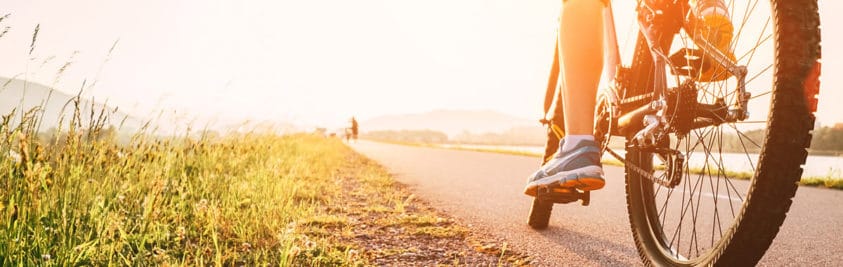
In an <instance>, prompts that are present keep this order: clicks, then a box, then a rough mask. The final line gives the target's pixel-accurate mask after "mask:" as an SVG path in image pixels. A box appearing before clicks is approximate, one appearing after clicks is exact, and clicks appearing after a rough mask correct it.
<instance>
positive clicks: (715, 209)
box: [528, 0, 821, 266]
mask: <svg viewBox="0 0 843 267" xmlns="http://www.w3.org/2000/svg"><path fill="white" fill-rule="evenodd" d="M762 2H764V3H769V4H770V8H769V10H770V11H771V13H770V14H769V16H767V17H766V18H765V16H764V15H765V14H763V7H758V5H759V4H761V3H762ZM740 4H741V5H738V3H735V1H729V4H728V5H729V7H730V8H729V10H730V11H731V12H732V14H731V15H732V16H731V17H732V18H733V19H732V22H733V24H734V25H735V26H736V27H735V36H734V38H733V42H732V47H733V48H734V49H735V51H734V52H735V54H734V55H735V58H734V60H733V59H732V58H730V57H728V56H727V55H725V54H723V53H722V52H720V51H719V50H717V49H716V48H714V46H713V45H712V44H711V43H710V42H709V41H708V40H707V39H706V38H705V36H703V34H701V33H700V31H699V29H698V28H695V25H693V22H692V21H691V20H690V19H688V18H689V17H690V14H689V10H690V8H689V3H688V0H662V1H658V0H648V1H642V0H639V1H638V3H637V4H636V7H635V8H636V11H637V17H636V18H635V20H636V23H633V25H637V26H638V27H639V29H638V30H633V31H632V32H634V33H635V34H636V37H635V38H636V39H635V40H636V41H635V46H634V50H633V52H632V55H631V56H632V57H631V59H630V60H628V62H626V63H624V62H622V60H621V54H620V48H619V46H618V35H617V32H616V31H615V21H614V19H615V18H614V16H613V11H612V5H611V3H609V4H608V5H607V7H606V8H605V11H604V14H605V16H604V19H605V20H606V22H605V23H604V25H605V29H604V30H605V31H604V34H605V37H606V38H604V40H605V44H604V51H606V53H605V54H606V59H605V60H604V68H603V72H604V74H603V80H602V81H601V87H600V92H599V94H598V100H597V103H598V105H597V108H596V110H595V130H594V132H595V138H596V139H597V140H598V143H600V144H601V149H602V150H603V151H604V153H608V154H607V155H610V156H611V157H613V158H615V159H616V160H617V161H620V163H622V164H623V165H624V169H625V183H626V199H627V210H628V213H629V222H630V227H631V230H632V234H633V239H634V240H635V246H636V248H637V249H638V252H639V255H640V257H641V259H642V261H643V262H644V263H645V264H646V265H679V266H697V265H724V266H744V265H750V264H755V263H757V262H758V261H759V260H760V259H761V257H762V256H763V255H764V253H765V252H766V250H767V248H768V247H769V246H770V244H771V243H772V241H773V239H774V238H775V236H776V234H777V233H778V231H779V227H780V226H781V225H782V223H783V221H784V219H785V216H786V213H787V211H788V209H789V208H790V204H791V199H792V198H793V196H794V194H795V192H796V190H797V187H798V182H799V179H800V176H801V173H802V168H801V165H802V164H804V162H805V159H806V157H807V150H806V149H807V148H808V147H809V146H810V140H811V130H812V129H813V127H814V121H815V117H814V113H815V112H816V108H817V94H818V93H819V75H820V69H821V61H820V56H821V54H820V30H819V15H818V6H817V1H816V0H804V1H788V0H771V1H758V0H754V1H746V2H740ZM759 25H761V26H760V27H759ZM756 32H757V34H755V33H756ZM746 35H751V36H746ZM761 50H768V51H767V52H768V53H769V54H767V55H762V54H759V51H761ZM557 52H558V51H557ZM768 59H771V61H770V62H766V61H765V60H768ZM553 66H554V67H553V68H552V70H551V78H550V79H549V82H548V91H547V94H546V96H545V105H544V111H545V118H544V119H543V120H542V122H543V123H544V124H545V125H546V126H547V129H548V139H547V145H546V149H545V155H544V158H543V159H544V160H543V162H542V164H544V163H546V162H547V161H548V159H550V157H552V156H553V153H554V152H555V151H556V150H557V147H558V145H559V140H560V138H562V137H563V136H564V134H565V133H564V131H563V130H562V125H564V114H562V113H563V112H562V109H561V101H560V97H559V87H560V86H563V85H561V84H560V82H558V72H559V68H558V62H556V61H555V62H554V65H553ZM712 66H717V67H719V69H721V70H724V71H723V72H722V73H719V74H718V75H727V76H728V77H729V78H728V79H726V80H723V81H700V80H698V77H699V74H700V73H701V72H703V71H707V70H708V68H711V67H712ZM767 80H769V82H770V83H769V84H764V83H762V82H761V81H767ZM554 105H555V107H553V106H554ZM750 110H751V111H752V114H750ZM758 111H761V112H758ZM757 113H760V114H757ZM612 138H617V139H621V140H622V141H623V149H624V150H625V155H622V153H623V152H622V151H617V148H616V146H614V145H613V140H612ZM729 153H738V155H739V156H740V157H741V158H745V159H746V161H747V162H749V165H750V170H751V173H749V174H746V175H744V176H747V177H745V178H747V179H748V180H746V181H744V180H742V179H739V178H740V177H739V176H741V174H739V173H737V174H736V173H732V172H730V171H728V170H727V169H726V165H727V164H729V163H731V161H733V160H731V159H730V160H728V161H727V160H726V157H731V158H734V157H735V156H734V155H732V154H729ZM756 153H757V156H756V155H755V154H756ZM608 182H610V183H611V182H613V181H612V180H611V179H609V181H608ZM576 201H581V203H582V205H588V204H589V202H590V192H588V191H578V190H576V189H565V188H553V187H545V188H541V189H540V190H539V192H538V193H537V195H536V197H535V198H534V201H533V204H532V209H531V211H530V217H529V222H528V224H529V225H530V226H531V227H533V228H536V229H543V228H546V227H547V226H548V223H549V219H550V215H551V211H552V208H553V205H554V204H556V203H561V204H564V203H572V202H576Z"/></svg>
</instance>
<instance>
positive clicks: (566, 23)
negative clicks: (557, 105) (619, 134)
mask: <svg viewBox="0 0 843 267" xmlns="http://www.w3.org/2000/svg"><path fill="white" fill-rule="evenodd" d="M603 8H604V4H603V2H601V1H599V0H568V1H566V2H565V3H564V4H562V16H561V17H562V19H561V25H560V27H559V40H558V43H559V56H560V59H559V61H560V63H561V65H562V77H563V80H564V81H565V83H564V86H563V87H562V96H563V103H564V107H563V108H564V110H565V132H566V133H567V134H569V135H593V129H594V106H595V105H596V100H595V99H596V97H597V86H598V84H599V83H600V74H601V72H602V69H603Z"/></svg>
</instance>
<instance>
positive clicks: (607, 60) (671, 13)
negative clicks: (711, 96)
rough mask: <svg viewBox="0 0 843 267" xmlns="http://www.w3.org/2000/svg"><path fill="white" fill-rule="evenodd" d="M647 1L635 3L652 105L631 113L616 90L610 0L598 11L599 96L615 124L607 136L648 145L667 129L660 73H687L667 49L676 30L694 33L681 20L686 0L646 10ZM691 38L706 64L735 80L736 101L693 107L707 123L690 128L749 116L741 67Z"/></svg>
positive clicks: (664, 88)
mask: <svg viewBox="0 0 843 267" xmlns="http://www.w3.org/2000/svg"><path fill="white" fill-rule="evenodd" d="M647 2H648V1H641V2H640V4H639V5H638V8H637V9H638V10H637V13H638V16H637V17H638V23H639V26H640V27H639V31H640V32H641V33H642V35H639V38H641V36H643V37H644V38H645V39H646V41H647V44H648V46H649V51H650V56H651V57H652V60H653V70H654V73H653V77H652V78H653V86H652V88H648V89H647V91H650V92H652V98H651V101H650V102H649V103H647V104H646V105H643V106H641V107H638V108H636V109H633V110H621V109H620V102H621V101H622V99H621V97H625V96H622V95H621V93H622V92H619V90H623V89H624V88H620V87H621V86H619V80H618V79H619V77H618V71H619V70H620V69H622V68H623V66H622V63H621V60H620V51H619V49H618V41H617V32H616V31H615V21H614V13H613V11H612V4H611V2H608V3H607V5H606V7H605V8H604V12H603V19H604V24H603V25H604V29H603V34H604V38H603V39H604V43H603V51H604V60H603V75H602V76H601V81H600V87H599V94H600V95H602V96H603V97H605V98H606V99H607V101H608V102H609V103H610V105H611V108H610V109H611V113H612V118H613V124H616V126H615V127H612V129H613V131H612V132H611V134H612V135H616V136H627V137H630V136H632V137H633V139H635V140H637V141H638V142H639V143H645V142H646V143H650V144H652V143H654V142H655V139H656V138H657V136H658V135H660V134H662V133H664V132H665V131H666V130H667V129H666V128H667V127H668V125H667V120H666V115H665V110H666V109H667V108H668V105H667V99H666V95H667V93H668V91H669V90H670V89H669V88H668V86H667V80H666V79H667V74H666V72H665V69H667V68H668V67H669V68H670V70H671V72H672V73H684V72H687V70H685V69H683V68H682V67H681V66H676V64H675V63H674V62H675V61H677V60H675V59H673V58H675V57H676V56H677V55H674V56H668V52H669V51H667V50H668V49H669V47H670V44H671V42H672V39H673V36H674V35H676V34H677V33H678V32H679V30H680V29H684V30H685V31H686V32H693V29H692V28H691V25H690V22H689V21H688V20H687V19H686V17H688V13H689V12H688V9H687V1H673V2H669V3H663V4H661V5H662V6H654V5H653V6H651V5H650V4H648V3H647ZM662 36H665V37H667V38H669V40H665V39H663V38H662ZM692 37H693V41H694V43H695V44H696V45H697V46H698V47H699V48H700V49H699V52H701V53H702V55H701V56H703V57H707V58H710V59H711V61H713V62H714V63H716V64H717V65H719V66H720V67H722V68H723V69H725V70H727V71H728V72H729V74H731V75H732V76H734V77H735V78H736V79H737V97H736V98H735V103H731V105H730V106H726V104H725V103H722V104H720V103H718V104H702V103H696V104H697V105H698V106H699V108H701V109H702V110H703V112H701V113H700V114H702V115H700V114H698V115H697V116H700V117H704V118H708V119H710V122H706V123H698V124H695V125H694V128H699V127H705V126H709V125H716V124H721V123H724V122H736V121H739V120H745V119H746V118H747V117H748V116H749V113H748V111H747V102H748V101H749V99H750V97H751V96H750V94H749V93H747V92H746V88H745V84H746V82H745V80H746V74H747V70H746V67H745V66H738V65H737V64H736V62H734V61H733V60H731V59H729V58H728V57H727V56H726V55H725V54H723V53H722V52H720V51H719V50H718V49H717V48H716V47H715V46H714V45H713V44H711V43H709V42H708V41H707V40H705V39H704V38H702V37H700V36H699V35H696V34H692ZM689 50H690V49H689ZM681 53H688V51H684V50H683V51H680V52H678V53H677V54H678V56H680V57H681V56H688V54H685V55H682V54H681ZM680 60H682V58H680ZM672 61H674V62H672Z"/></svg>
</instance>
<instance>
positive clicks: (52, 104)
mask: <svg viewBox="0 0 843 267" xmlns="http://www.w3.org/2000/svg"><path fill="white" fill-rule="evenodd" d="M75 97H76V96H74V95H70V94H67V93H65V92H62V91H59V90H55V89H53V88H50V87H49V86H46V85H43V84H39V83H35V82H30V81H24V80H20V79H10V78H4V77H0V115H2V116H4V117H5V116H8V115H10V114H12V112H14V116H12V117H10V118H9V122H10V123H11V125H17V124H18V123H20V119H21V113H25V112H29V111H31V110H34V109H35V110H39V111H42V112H43V113H42V114H43V115H41V114H39V117H41V119H40V123H41V128H40V130H41V131H44V130H47V129H49V128H52V127H57V126H58V125H59V122H60V121H61V120H62V118H63V122H62V123H63V124H64V125H67V123H68V121H69V119H70V117H71V116H72V115H73V112H74V103H73V102H74V101H73V99H74V98H75ZM36 108H37V109H36ZM102 110H106V111H107V112H106V114H109V122H108V124H110V125H114V126H119V125H120V124H121V122H122V123H123V125H122V128H121V129H120V130H121V131H131V132H134V131H136V130H137V129H139V128H140V126H141V122H140V120H139V119H137V118H135V117H133V116H131V115H129V114H126V113H123V112H120V111H119V110H116V109H115V108H114V107H110V106H107V105H106V104H102V103H97V102H94V101H93V100H90V99H84V98H82V99H80V101H79V111H80V119H81V121H82V123H83V125H87V124H88V123H89V122H90V118H91V113H92V112H93V113H94V114H97V115H96V116H98V115H99V113H100V111H102ZM124 119H125V120H124Z"/></svg>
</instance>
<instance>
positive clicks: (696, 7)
mask: <svg viewBox="0 0 843 267" xmlns="http://www.w3.org/2000/svg"><path fill="white" fill-rule="evenodd" d="M691 4H692V6H691V8H692V10H693V15H694V18H695V19H696V21H695V23H694V24H696V25H697V26H696V27H695V28H696V30H695V31H696V32H697V34H701V35H702V36H703V37H705V39H706V40H708V42H710V43H711V44H712V45H714V46H715V47H717V50H720V52H722V53H723V54H724V55H726V57H728V58H729V59H731V60H733V61H734V60H735V55H734V52H733V51H732V49H731V43H732V37H733V35H734V33H733V32H734V26H732V20H731V19H730V18H729V11H728V9H727V8H726V4H725V3H724V2H723V0H696V1H692V2H691ZM704 64H706V65H708V67H706V68H705V70H704V71H702V72H700V75H699V76H698V77H697V80H698V81H701V82H712V81H722V80H725V79H728V78H729V77H731V74H730V73H729V72H728V71H727V70H726V69H724V68H723V67H721V66H720V65H719V64H717V62H714V61H711V60H708V61H706V63H704Z"/></svg>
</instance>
